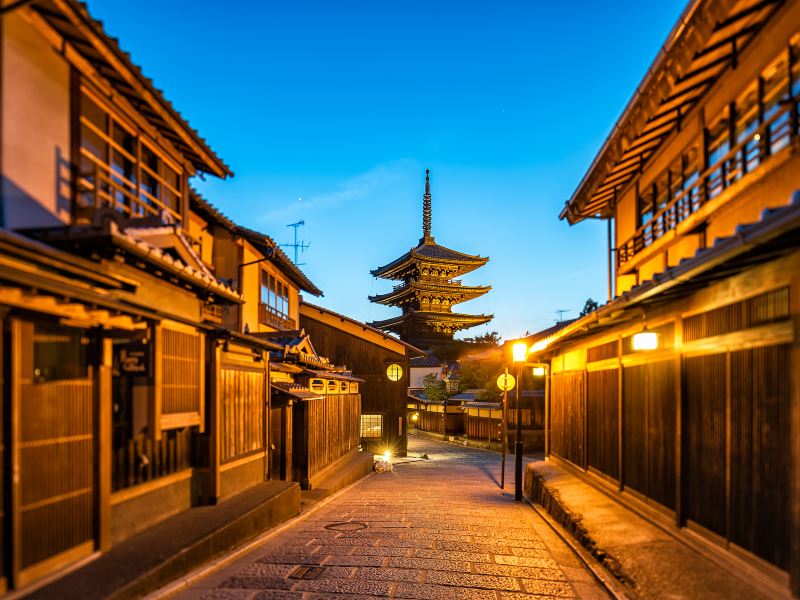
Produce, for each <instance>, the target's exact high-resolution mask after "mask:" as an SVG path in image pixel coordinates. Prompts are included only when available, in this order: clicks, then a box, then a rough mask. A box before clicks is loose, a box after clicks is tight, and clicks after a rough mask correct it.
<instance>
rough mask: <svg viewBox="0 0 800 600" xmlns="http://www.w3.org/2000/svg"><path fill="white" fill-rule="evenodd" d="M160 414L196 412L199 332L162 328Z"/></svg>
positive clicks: (197, 403) (199, 371)
mask: <svg viewBox="0 0 800 600" xmlns="http://www.w3.org/2000/svg"><path fill="white" fill-rule="evenodd" d="M162 331H163V340H164V341H163V354H162V357H161V361H162V362H161V364H162V379H161V381H162V384H161V385H162V388H161V389H162V392H161V414H162V415H169V414H181V413H200V402H201V396H202V394H201V381H200V378H201V376H202V369H201V365H200V344H201V343H202V339H201V336H200V334H199V333H187V332H183V331H176V330H173V329H169V328H167V327H164V328H163V330H162Z"/></svg>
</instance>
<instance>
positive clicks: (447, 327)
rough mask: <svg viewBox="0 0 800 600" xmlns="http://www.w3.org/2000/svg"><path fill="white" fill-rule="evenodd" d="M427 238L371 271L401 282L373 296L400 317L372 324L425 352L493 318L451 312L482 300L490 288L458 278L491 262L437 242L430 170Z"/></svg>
mask: <svg viewBox="0 0 800 600" xmlns="http://www.w3.org/2000/svg"><path fill="white" fill-rule="evenodd" d="M422 234H423V235H422V238H421V239H420V240H419V245H418V246H416V247H415V248H412V249H411V250H409V251H408V252H406V253H405V254H404V255H403V256H401V257H400V258H398V259H396V260H394V261H392V262H390V263H389V264H387V265H384V266H382V267H379V268H377V269H375V270H374V271H372V275H373V277H381V278H383V279H391V280H395V281H400V282H401V283H399V284H398V285H396V286H394V288H393V289H392V291H391V292H387V293H386V294H379V295H377V296H370V298H369V300H370V301H371V302H376V303H379V304H385V305H388V306H397V307H399V308H401V309H402V311H403V312H402V314H401V315H400V316H398V317H394V318H391V319H386V320H383V321H376V322H374V323H370V325H371V326H372V327H376V328H378V329H382V330H384V331H392V332H394V333H396V334H398V335H399V336H400V338H401V339H402V340H405V341H407V342H408V343H410V344H414V345H416V346H419V347H420V348H429V347H430V346H432V345H435V344H437V343H442V342H446V341H448V340H452V339H453V334H454V333H455V332H457V331H460V330H462V329H468V328H470V327H475V326H476V325H482V324H484V323H488V322H489V321H490V320H491V319H492V318H493V315H468V314H459V313H454V312H453V311H452V309H453V306H455V305H456V304H460V303H461V302H466V301H467V300H472V299H474V298H478V297H480V296H482V295H483V294H485V293H486V292H488V291H489V290H490V289H491V287H490V286H465V285H462V284H461V280H458V279H453V278H454V277H458V276H460V275H463V274H465V273H469V272H470V271H473V270H475V269H477V268H478V267H481V266H483V265H485V264H486V263H487V262H488V261H489V259H488V258H482V257H480V256H473V255H470V254H463V253H461V252H456V251H455V250H451V249H450V248H445V247H444V246H441V245H439V244H437V243H436V240H435V239H434V238H433V236H432V235H431V187H430V172H429V171H428V170H426V171H425V194H424V196H423V209H422Z"/></svg>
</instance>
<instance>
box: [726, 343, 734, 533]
mask: <svg viewBox="0 0 800 600" xmlns="http://www.w3.org/2000/svg"><path fill="white" fill-rule="evenodd" d="M731 443H732V442H731V353H730V352H726V353H725V539H726V540H730V539H731V451H732V448H731Z"/></svg>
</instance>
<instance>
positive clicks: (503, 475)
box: [500, 367, 508, 490]
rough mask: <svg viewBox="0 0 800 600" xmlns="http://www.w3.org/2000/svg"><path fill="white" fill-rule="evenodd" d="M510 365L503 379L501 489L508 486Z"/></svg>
mask: <svg viewBox="0 0 800 600" xmlns="http://www.w3.org/2000/svg"><path fill="white" fill-rule="evenodd" d="M507 382H508V367H506V370H505V379H504V380H503V434H502V435H503V439H502V440H501V446H502V453H503V454H502V456H503V458H502V461H501V466H500V489H501V490H502V489H505V486H506V451H507V449H508V385H507Z"/></svg>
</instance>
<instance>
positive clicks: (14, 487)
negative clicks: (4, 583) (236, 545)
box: [8, 319, 25, 585]
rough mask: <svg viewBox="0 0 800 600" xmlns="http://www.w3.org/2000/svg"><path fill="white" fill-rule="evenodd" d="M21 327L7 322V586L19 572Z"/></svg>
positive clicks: (20, 566)
mask: <svg viewBox="0 0 800 600" xmlns="http://www.w3.org/2000/svg"><path fill="white" fill-rule="evenodd" d="M23 327H24V324H23V322H22V321H20V320H19V319H11V348H9V351H10V353H11V373H10V374H9V375H10V378H11V406H10V409H11V410H10V414H11V423H10V427H9V433H10V436H9V440H8V444H9V448H10V449H11V461H10V462H11V502H10V506H9V509H10V510H9V511H8V512H9V516H10V517H11V519H10V520H9V526H10V529H11V536H10V537H11V573H10V576H11V583H12V585H15V584H17V583H18V581H19V574H20V571H21V570H22V513H21V512H20V509H19V507H20V503H21V502H22V494H21V491H20V481H19V475H20V474H19V469H20V464H19V463H20V451H19V437H20V430H19V429H20V416H19V411H20V404H21V401H22V398H21V396H22V389H21V388H22V380H23V377H24V375H25V374H24V373H23V368H22V365H23V360H22V353H23V351H24V347H23V346H24V342H23V339H22V337H23Z"/></svg>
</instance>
